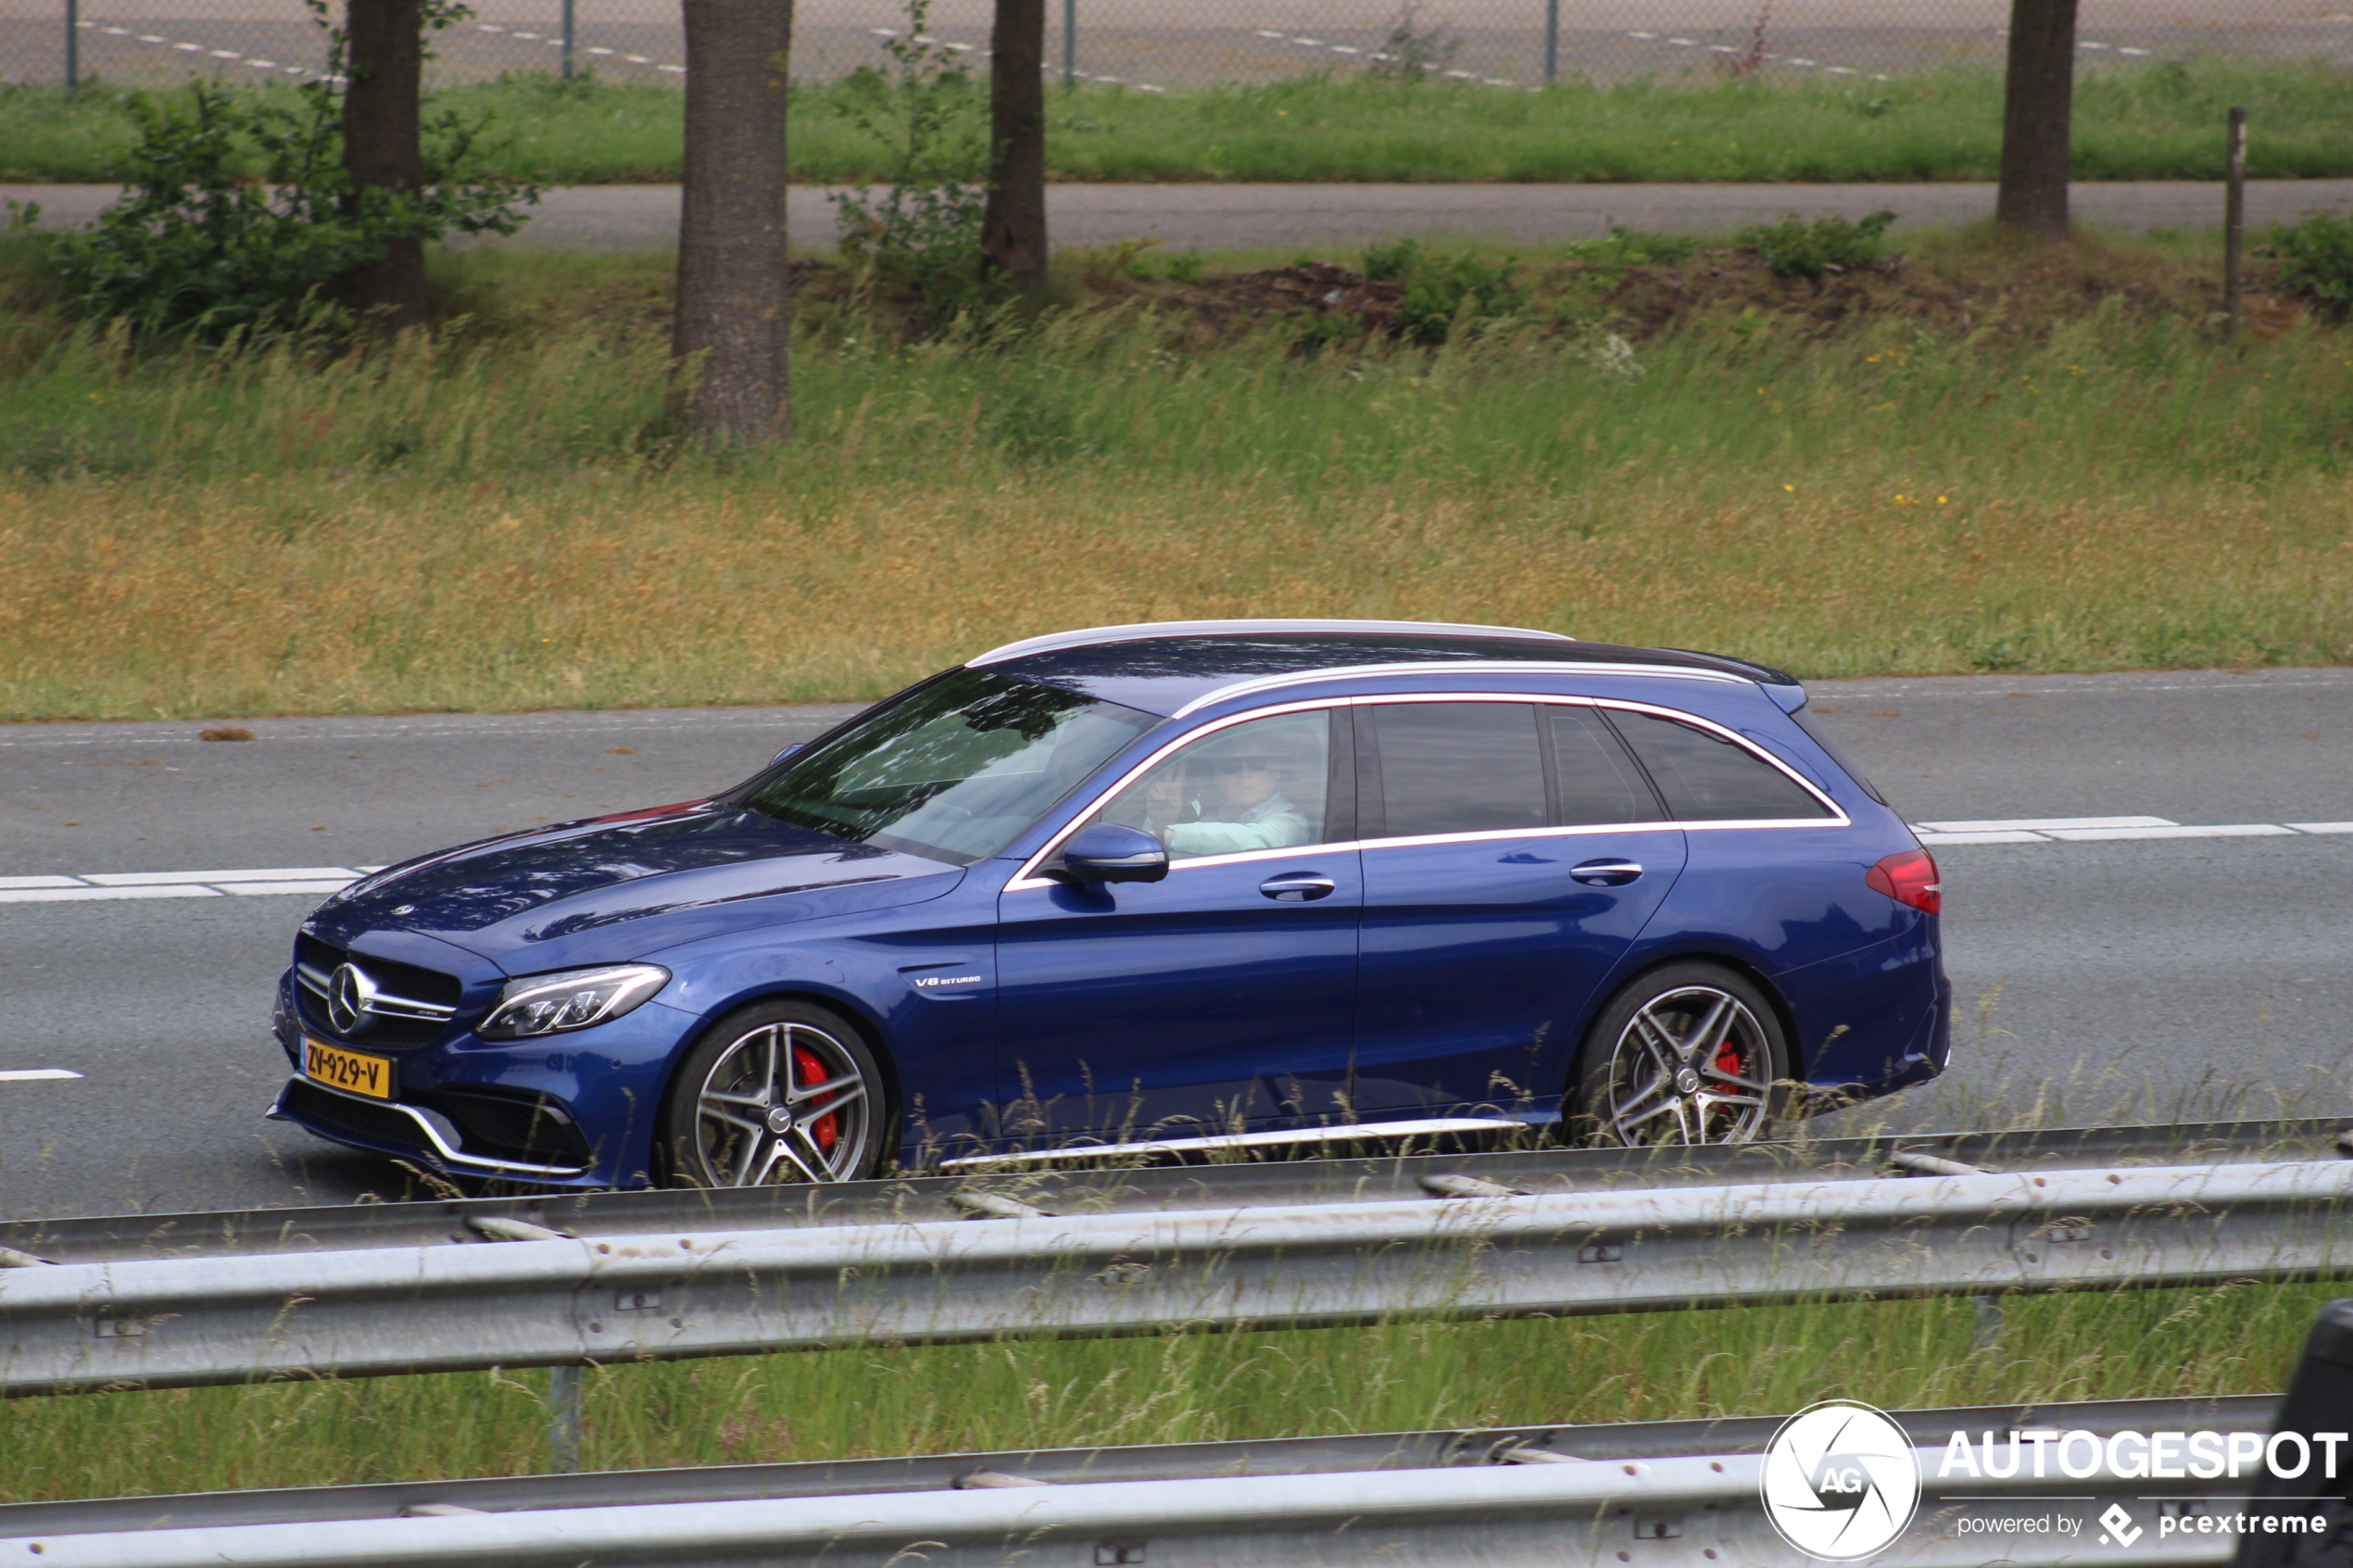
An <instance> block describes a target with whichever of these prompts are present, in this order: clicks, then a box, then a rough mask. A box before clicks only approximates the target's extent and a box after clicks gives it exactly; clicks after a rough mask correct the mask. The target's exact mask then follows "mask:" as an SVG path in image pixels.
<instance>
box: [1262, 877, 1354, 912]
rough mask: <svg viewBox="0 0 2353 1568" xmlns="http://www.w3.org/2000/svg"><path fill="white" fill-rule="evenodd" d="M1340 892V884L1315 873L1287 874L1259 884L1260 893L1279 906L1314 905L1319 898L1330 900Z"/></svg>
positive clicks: (1269, 878)
mask: <svg viewBox="0 0 2353 1568" xmlns="http://www.w3.org/2000/svg"><path fill="white" fill-rule="evenodd" d="M1339 890H1340V884H1338V883H1336V882H1334V881H1333V880H1332V879H1331V878H1330V877H1327V876H1324V875H1321V874H1319V873H1317V872H1284V873H1283V874H1282V875H1280V876H1270V877H1268V878H1267V879H1266V880H1265V882H1262V883H1260V884H1258V891H1260V892H1261V893H1264V894H1265V895H1266V897H1269V898H1272V899H1274V900H1275V901H1276V902H1277V903H1279V904H1308V903H1313V902H1314V901H1315V900H1316V899H1318V898H1328V897H1331V896H1332V895H1333V894H1334V893H1336V892H1338V891H1339Z"/></svg>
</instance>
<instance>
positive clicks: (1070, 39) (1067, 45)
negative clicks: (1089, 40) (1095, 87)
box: [1063, 0, 1078, 87]
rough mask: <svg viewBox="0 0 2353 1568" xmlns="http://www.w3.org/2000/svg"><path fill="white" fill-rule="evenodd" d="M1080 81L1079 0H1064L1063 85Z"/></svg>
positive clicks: (1066, 85)
mask: <svg viewBox="0 0 2353 1568" xmlns="http://www.w3.org/2000/svg"><path fill="white" fill-rule="evenodd" d="M1077 80H1078V0H1063V86H1065V87H1068V86H1071V85H1073V84H1074V83H1076V82H1077Z"/></svg>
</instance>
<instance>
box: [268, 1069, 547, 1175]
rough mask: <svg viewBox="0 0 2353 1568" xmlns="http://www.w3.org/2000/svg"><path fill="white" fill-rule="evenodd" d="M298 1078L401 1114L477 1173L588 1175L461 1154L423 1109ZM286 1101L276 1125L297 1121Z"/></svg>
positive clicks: (273, 1112) (439, 1150) (275, 1104)
mask: <svg viewBox="0 0 2353 1568" xmlns="http://www.w3.org/2000/svg"><path fill="white" fill-rule="evenodd" d="M295 1077H296V1080H297V1081H298V1082H301V1083H304V1084H308V1085H310V1086H311V1087H312V1088H314V1089H317V1090H318V1091H319V1092H320V1093H321V1094H329V1095H333V1096H335V1097H337V1098H342V1099H347V1100H350V1101H351V1102H352V1103H353V1104H355V1105H370V1106H373V1107H375V1108H376V1109H377V1110H397V1111H399V1112H401V1113H402V1114H403V1115H405V1116H407V1117H408V1118H409V1121H411V1122H414V1123H416V1124H417V1130H418V1131H420V1132H422V1133H423V1134H424V1135H425V1141H426V1142H427V1143H429V1144H431V1145H432V1146H433V1150H434V1157H435V1158H436V1159H439V1160H445V1161H447V1163H449V1164H452V1165H464V1166H471V1167H473V1168H474V1169H476V1170H481V1171H488V1172H495V1173H498V1174H500V1175H509V1176H580V1175H585V1174H587V1173H588V1167H587V1166H585V1165H528V1164H525V1163H524V1162H523V1161H522V1160H493V1159H491V1158H490V1157H489V1156H488V1155H484V1154H460V1153H459V1151H458V1150H457V1149H455V1148H451V1147H450V1144H449V1140H448V1139H447V1138H445V1137H443V1136H442V1135H441V1131H440V1129H439V1128H437V1127H435V1126H434V1124H433V1121H432V1119H431V1118H430V1117H428V1116H426V1115H425V1113H424V1111H423V1110H422V1109H421V1108H420V1107H417V1106H413V1105H404V1104H402V1103H401V1102H400V1101H399V1100H396V1099H373V1098H370V1097H368V1096H366V1095H354V1094H346V1093H345V1092H344V1091H343V1090H341V1089H338V1088H336V1087H335V1086H334V1085H333V1084H322V1083H321V1082H319V1080H318V1079H316V1078H313V1077H311V1076H310V1075H309V1074H308V1073H296V1074H295ZM284 1101H285V1091H284V1090H283V1089H281V1090H280V1091H279V1092H278V1098H277V1099H276V1100H275V1101H272V1102H271V1107H270V1110H269V1111H268V1112H267V1114H268V1115H269V1117H270V1118H271V1120H272V1121H276V1122H293V1121H294V1120H295V1118H294V1116H293V1115H292V1114H291V1113H289V1112H288V1111H286V1110H284V1109H283V1105H284ZM297 1124H299V1123H297Z"/></svg>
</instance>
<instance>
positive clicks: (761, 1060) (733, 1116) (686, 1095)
mask: <svg viewBox="0 0 2353 1568" xmlns="http://www.w3.org/2000/svg"><path fill="white" fill-rule="evenodd" d="M882 1098H883V1078H882V1073H881V1070H880V1069H879V1067H878V1066H877V1065H876V1063H875V1056H874V1052H873V1051H872V1050H871V1049H869V1048H868V1047H867V1045H866V1042H865V1039H864V1037H863V1036H862V1035H861V1034H860V1033H859V1031H858V1030H857V1028H856V1027H855V1026H854V1025H852V1024H851V1023H850V1022H849V1021H848V1020H847V1019H844V1018H842V1017H841V1016H840V1015H839V1014H837V1013H835V1012H832V1011H830V1010H826V1009H824V1008H821V1007H818V1006H816V1005H815V1004H813V1003H809V1002H794V1001H780V1002H761V1003H758V1004H756V1005H754V1006H752V1007H749V1008H745V1009H743V1010H740V1011H738V1012H736V1013H732V1014H730V1015H729V1016H728V1017H726V1018H724V1019H722V1020H721V1021H720V1022H719V1023H718V1024H717V1026H715V1027H714V1028H712V1029H711V1031H710V1032H709V1033H708V1034H706V1035H703V1037H702V1038H701V1039H700V1040H698V1041H697V1042H696V1043H695V1044H694V1046H693V1047H691V1048H690V1049H689V1050H688V1051H687V1052H686V1058H685V1060H682V1061H681V1062H680V1063H679V1064H678V1072H677V1073H676V1075H675V1076H674V1077H673V1079H672V1081H671V1085H670V1094H669V1098H667V1100H666V1101H665V1102H664V1103H663V1106H662V1118H661V1133H660V1138H659V1143H660V1154H661V1175H662V1178H663V1180H664V1181H665V1182H666V1183H667V1184H668V1185H672V1186H711V1187H722V1186H765V1185H779V1184H790V1183H794V1182H848V1181H857V1180H859V1179H861V1178H862V1177H865V1176H870V1175H872V1174H874V1173H875V1168H876V1167H877V1166H878V1165H879V1164H880V1163H881V1161H882V1155H883V1148H882V1141H883V1140H882V1136H881V1130H882V1127H883V1124H884V1123H883V1104H882Z"/></svg>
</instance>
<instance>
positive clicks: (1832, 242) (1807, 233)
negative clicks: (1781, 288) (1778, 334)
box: [1732, 212, 1895, 278]
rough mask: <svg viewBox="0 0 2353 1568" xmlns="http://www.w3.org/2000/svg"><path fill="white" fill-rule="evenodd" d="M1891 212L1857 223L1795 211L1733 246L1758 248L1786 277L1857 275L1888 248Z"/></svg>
mask: <svg viewBox="0 0 2353 1568" xmlns="http://www.w3.org/2000/svg"><path fill="white" fill-rule="evenodd" d="M1894 221H1895V214H1894V213H1892V212H1874V213H1872V214H1871V215H1870V216H1869V218H1865V219H1861V220H1853V219H1846V218H1817V219H1815V220H1813V221H1812V222H1810V223H1809V222H1807V221H1806V220H1805V219H1803V218H1800V217H1798V216H1797V215H1796V214H1794V213H1793V214H1791V215H1790V216H1789V217H1787V218H1784V219H1782V220H1780V222H1778V223H1760V224H1757V225H1756V226H1755V227H1754V228H1749V229H1743V230H1742V231H1741V232H1739V233H1737V234H1735V235H1733V236H1732V241H1733V243H1734V244H1735V245H1746V246H1749V247H1750V248H1752V249H1754V250H1755V252H1756V254H1757V257H1759V258H1760V259H1761V260H1763V262H1764V263H1765V265H1766V266H1767V267H1768V268H1770V269H1771V270H1773V271H1774V272H1776V273H1778V274H1780V276H1781V277H1784V278H1818V277H1820V276H1821V275H1822V274H1823V273H1825V272H1853V271H1858V270H1861V269H1863V268H1866V267H1869V266H1870V265H1872V264H1873V263H1874V262H1876V261H1878V260H1879V258H1880V257H1881V254H1883V253H1884V251H1885V249H1886V235H1887V226H1888V225H1889V224H1891V223H1893V222H1894Z"/></svg>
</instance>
